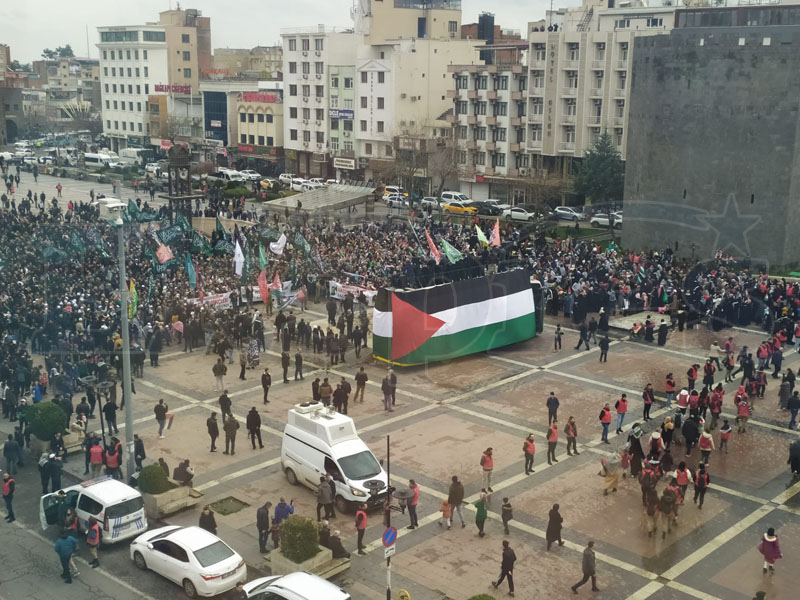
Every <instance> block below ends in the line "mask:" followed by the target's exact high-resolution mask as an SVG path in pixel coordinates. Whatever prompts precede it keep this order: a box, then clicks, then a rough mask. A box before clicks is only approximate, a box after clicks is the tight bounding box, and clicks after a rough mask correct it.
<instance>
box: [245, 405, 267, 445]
mask: <svg viewBox="0 0 800 600" xmlns="http://www.w3.org/2000/svg"><path fill="white" fill-rule="evenodd" d="M246 424H247V433H248V435H249V436H250V443H251V444H252V445H253V450H255V449H256V438H258V447H259V448H263V447H264V444H263V443H262V441H261V415H259V414H258V411H257V410H256V407H255V406H254V407H253V408H251V409H250V412H249V413H247V423H246Z"/></svg>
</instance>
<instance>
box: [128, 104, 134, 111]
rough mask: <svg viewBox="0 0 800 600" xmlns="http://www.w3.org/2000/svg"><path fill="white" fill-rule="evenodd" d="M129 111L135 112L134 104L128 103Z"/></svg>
mask: <svg viewBox="0 0 800 600" xmlns="http://www.w3.org/2000/svg"><path fill="white" fill-rule="evenodd" d="M128 110H129V111H131V112H133V102H128Z"/></svg>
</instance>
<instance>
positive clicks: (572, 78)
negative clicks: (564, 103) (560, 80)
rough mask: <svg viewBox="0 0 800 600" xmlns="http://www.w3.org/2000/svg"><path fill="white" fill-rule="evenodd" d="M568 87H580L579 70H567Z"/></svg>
mask: <svg viewBox="0 0 800 600" xmlns="http://www.w3.org/2000/svg"><path fill="white" fill-rule="evenodd" d="M567 87H568V88H570V89H573V90H575V89H577V88H578V72H577V71H567Z"/></svg>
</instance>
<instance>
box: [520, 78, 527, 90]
mask: <svg viewBox="0 0 800 600" xmlns="http://www.w3.org/2000/svg"><path fill="white" fill-rule="evenodd" d="M527 89H528V78H527V77H526V76H525V75H520V76H519V91H520V92H524V91H525V90H527Z"/></svg>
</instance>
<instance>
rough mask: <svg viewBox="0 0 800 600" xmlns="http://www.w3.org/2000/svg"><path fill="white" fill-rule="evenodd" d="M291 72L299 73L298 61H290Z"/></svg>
mask: <svg viewBox="0 0 800 600" xmlns="http://www.w3.org/2000/svg"><path fill="white" fill-rule="evenodd" d="M289 73H297V63H296V62H290V63H289Z"/></svg>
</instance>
